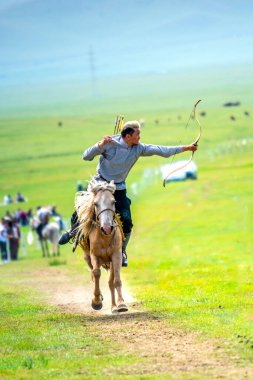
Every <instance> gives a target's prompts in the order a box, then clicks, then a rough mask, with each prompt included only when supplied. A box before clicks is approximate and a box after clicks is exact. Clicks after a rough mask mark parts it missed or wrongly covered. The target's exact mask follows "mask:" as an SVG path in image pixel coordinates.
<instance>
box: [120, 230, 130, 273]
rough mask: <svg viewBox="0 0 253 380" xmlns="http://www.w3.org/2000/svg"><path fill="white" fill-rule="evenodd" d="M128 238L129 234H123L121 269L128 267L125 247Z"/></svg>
mask: <svg viewBox="0 0 253 380" xmlns="http://www.w3.org/2000/svg"><path fill="white" fill-rule="evenodd" d="M130 236H131V232H129V233H125V240H124V241H123V244H122V266H123V267H127V266H128V261H127V253H126V247H127V244H128V242H129V239H130Z"/></svg>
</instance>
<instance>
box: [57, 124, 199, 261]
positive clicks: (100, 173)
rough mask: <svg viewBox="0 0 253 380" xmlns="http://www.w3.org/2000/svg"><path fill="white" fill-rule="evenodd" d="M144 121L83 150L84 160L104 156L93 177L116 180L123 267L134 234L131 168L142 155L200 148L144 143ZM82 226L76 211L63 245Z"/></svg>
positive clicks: (62, 242) (63, 236) (115, 194)
mask: <svg viewBox="0 0 253 380" xmlns="http://www.w3.org/2000/svg"><path fill="white" fill-rule="evenodd" d="M140 134H141V129H140V123H139V122H138V121H128V122H126V123H125V124H124V125H123V127H122V129H121V133H120V134H117V135H113V136H104V137H103V138H102V140H101V141H99V142H98V143H96V144H95V145H94V146H92V147H90V148H88V149H87V150H85V151H84V153H83V159H84V160H86V161H92V160H93V159H94V157H96V156H98V155H99V156H100V158H99V163H98V166H97V173H96V175H95V176H94V177H93V178H94V179H95V180H96V181H102V182H104V181H106V182H110V181H112V180H113V181H114V183H115V185H116V191H115V193H114V196H115V200H116V205H115V206H116V212H117V213H119V214H120V218H121V221H122V224H123V232H124V235H125V240H124V242H123V246H122V266H125V267H126V266H127V265H128V262H127V254H126V247H127V244H128V242H129V239H130V236H131V230H132V227H133V223H132V218H131V210H130V205H131V200H130V199H129V198H128V197H127V191H126V182H125V181H126V178H127V176H128V173H129V171H130V170H131V168H132V167H133V165H134V164H135V162H136V161H137V160H138V158H139V157H141V156H146V157H147V156H154V155H157V156H161V157H166V158H167V157H170V156H172V155H174V154H178V153H182V152H185V151H192V152H194V151H196V150H197V144H191V145H182V146H162V145H150V144H142V143H141V142H140ZM77 226H78V217H77V213H76V211H75V212H74V214H73V215H72V217H71V229H70V230H69V231H67V232H65V233H64V234H63V235H62V236H61V238H60V240H59V244H66V243H67V242H69V240H70V239H71V238H72V237H73V236H74V235H75V231H76V228H77Z"/></svg>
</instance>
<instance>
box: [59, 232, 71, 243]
mask: <svg viewBox="0 0 253 380" xmlns="http://www.w3.org/2000/svg"><path fill="white" fill-rule="evenodd" d="M72 236H73V235H71V231H67V232H65V233H64V234H63V235H62V236H61V237H60V239H59V241H58V244H60V245H64V244H67V243H68V242H69V241H70V239H71V238H72Z"/></svg>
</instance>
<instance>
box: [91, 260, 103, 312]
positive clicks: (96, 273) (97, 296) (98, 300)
mask: <svg viewBox="0 0 253 380" xmlns="http://www.w3.org/2000/svg"><path fill="white" fill-rule="evenodd" d="M91 265H92V275H93V279H94V298H93V299H92V303H91V306H92V308H93V309H94V310H100V309H102V307H103V303H102V295H101V291H100V287H99V280H100V276H101V270H100V266H101V263H100V260H99V258H98V257H96V256H94V255H91Z"/></svg>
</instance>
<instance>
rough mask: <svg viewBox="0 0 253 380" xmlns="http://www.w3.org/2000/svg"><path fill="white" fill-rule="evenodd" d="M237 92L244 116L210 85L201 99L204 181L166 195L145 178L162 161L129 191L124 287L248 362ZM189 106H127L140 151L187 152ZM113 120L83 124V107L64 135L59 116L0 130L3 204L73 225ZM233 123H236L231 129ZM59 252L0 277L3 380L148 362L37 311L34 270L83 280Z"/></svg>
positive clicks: (248, 177)
mask: <svg viewBox="0 0 253 380" xmlns="http://www.w3.org/2000/svg"><path fill="white" fill-rule="evenodd" d="M234 86H235V85H234ZM239 87H240V92H239V93H240V94H241V96H242V98H243V97H244V98H243V99H245V107H239V108H237V109H233V110H230V109H225V108H222V107H221V104H222V100H224V101H225V100H227V99H228V97H229V94H230V90H231V88H232V87H228V88H226V87H224V89H223V91H222V92H221V93H219V92H218V91H216V90H215V89H214V88H212V87H211V86H210V89H208V88H206V89H205V91H203V94H206V98H205V99H204V101H203V104H201V107H202V108H201V109H202V110H205V111H206V112H207V116H206V117H205V118H200V120H201V122H202V125H203V137H202V139H201V141H200V144H199V150H198V152H197V153H196V154H195V157H196V162H197V164H198V169H199V172H198V176H199V178H198V180H197V181H188V182H181V183H169V184H168V185H167V187H166V188H165V189H164V188H163V187H162V180H161V178H160V175H157V174H154V175H152V176H150V177H149V178H147V179H143V172H144V170H145V169H152V170H153V169H158V168H159V167H160V166H161V165H162V164H164V163H165V162H166V160H164V159H162V158H159V157H151V158H141V159H140V160H139V162H138V163H137V165H136V166H135V167H134V168H133V170H132V172H131V174H130V176H129V179H128V189H129V194H130V195H131V198H132V201H133V202H132V212H133V219H134V230H133V237H132V240H131V242H130V245H129V249H128V252H129V262H130V266H129V268H128V269H127V270H126V271H125V275H124V278H125V279H126V280H127V282H128V284H130V285H131V289H132V293H133V295H134V297H136V298H137V299H138V300H139V301H141V302H142V306H143V308H146V309H147V310H151V311H152V312H154V313H157V315H159V316H161V317H162V318H164V320H168V321H169V322H170V323H172V324H173V325H175V326H177V327H178V328H181V329H185V330H187V331H197V332H199V333H200V334H201V336H202V337H203V338H209V337H211V338H212V337H218V338H220V339H221V344H223V343H222V342H226V343H227V344H228V345H229V348H230V350H231V352H232V353H237V354H238V355H240V356H241V357H243V358H245V360H250V358H251V357H252V349H253V336H252V319H253V308H252V271H253V268H252V248H253V244H252V243H253V239H252V227H253V222H252V211H253V201H252V188H253V175H252V174H253V164H252V152H253V143H252V141H253V134H252V118H245V116H244V114H243V111H244V108H245V109H247V110H248V111H249V112H250V114H251V115H252V114H253V99H252V95H251V93H250V88H249V87H247V85H245V86H244V87H243V86H241V85H240V86H239ZM233 89H235V88H234V87H233ZM163 91H164V92H165V89H163ZM216 95H217V97H216ZM189 96H190V97H191V99H194V100H193V102H192V103H194V101H195V100H196V99H195V97H196V95H195V94H193V92H192V93H191V92H189V91H186V93H185V94H184V95H183V96H182V98H180V101H179V99H178V97H177V98H176V99H175V100H174V101H173V97H171V95H169V96H168V97H167V98H164V99H163V101H162V103H161V104H160V105H159V106H158V105H157V108H156V107H155V104H157V103H155V101H154V99H153V98H151V97H150V98H148V97H146V98H145V102H146V103H145V102H144V101H142V102H140V105H139V108H138V103H136V101H135V100H132V103H131V102H130V101H128V103H127V105H126V108H125V110H126V111H127V112H126V113H125V116H126V118H127V119H134V118H139V117H144V118H145V121H146V124H145V127H144V128H143V131H142V141H143V142H146V143H157V144H158V143H159V144H170V145H175V144H184V143H189V142H191V141H194V139H195V138H196V136H197V134H198V130H197V128H196V126H195V125H194V123H192V122H191V123H190V125H189V127H188V128H187V130H186V129H185V128H184V127H185V124H186V121H187V119H188V117H189V111H190V109H189V107H188V106H187V107H186V106H185V107H183V106H181V104H183V103H184V100H186V99H187V101H186V103H187V102H188V103H189ZM216 98H217V99H218V100H216V101H215V99H216ZM108 102H109V101H108ZM168 102H169V103H168ZM108 104H109V103H108ZM166 104H169V105H170V106H169V107H168V106H166ZM110 105H111V108H110V109H113V105H112V104H111V103H110ZM131 105H132V106H133V110H134V112H133V113H130V110H131ZM113 112H115V111H113ZM113 112H112V111H108V112H106V111H105V110H104V111H101V112H100V113H98V114H96V113H95V112H93V111H91V113H90V114H88V112H87V111H86V112H83V114H82V111H81V109H80V108H79V112H78V116H76V117H75V116H64V117H63V118H62V121H63V126H62V127H61V128H59V127H58V126H57V122H58V120H59V118H58V117H55V116H54V117H53V116H48V117H41V116H39V115H38V116H37V117H36V118H35V117H34V118H28V117H27V118H25V117H23V118H20V119H18V118H15V119H14V118H10V119H8V118H6V119H3V120H0V139H1V166H0V167H1V169H0V170H1V175H0V181H1V187H0V199H1V198H3V196H4V195H5V194H6V193H10V194H12V195H13V196H14V195H15V194H16V192H18V191H21V192H22V194H23V195H25V196H26V197H28V199H29V201H28V203H26V204H24V205H22V207H24V208H25V209H28V208H30V207H32V208H34V209H35V207H36V206H37V205H43V204H56V205H57V207H58V209H59V211H60V212H61V213H62V214H63V216H64V218H65V220H66V221H68V220H69V217H70V215H71V213H72V211H73V199H74V193H75V188H76V182H77V180H79V179H82V180H86V179H89V178H90V176H91V175H92V174H93V173H94V172H95V167H96V160H94V161H93V162H83V161H82V159H81V154H82V151H83V150H84V149H85V148H86V147H88V146H90V145H91V144H93V143H95V142H96V141H98V140H99V139H100V138H101V137H102V136H103V135H104V134H108V133H112V131H113V123H114V119H115V114H114V113H113ZM232 113H233V114H235V116H236V118H237V120H236V121H235V122H232V121H230V119H229V116H230V114H232ZM178 115H181V119H180V120H179V119H178ZM156 118H159V124H158V125H156V124H155V122H154V120H155V119H156ZM188 156H189V154H187V153H185V154H184V155H182V156H181V157H184V158H186V157H188ZM181 157H180V158H181ZM177 158H179V157H177ZM175 160H176V159H175ZM175 160H174V161H175ZM152 173H153V172H152ZM133 183H137V184H138V193H137V194H136V195H134V194H132V193H131V185H132V184H133ZM16 208H17V205H16V204H13V205H11V206H8V207H1V210H0V212H1V216H3V215H4V213H5V211H6V210H7V209H9V210H10V211H11V212H13V211H14V210H16ZM62 252H63V253H62V256H61V258H60V259H53V260H51V261H50V262H45V261H43V260H42V259H41V258H40V254H39V253H36V252H34V249H33V248H31V247H28V256H27V257H23V258H22V260H20V261H19V262H17V263H11V264H10V265H8V266H7V265H6V266H1V267H0V272H1V275H0V285H1V292H0V297H1V306H2V307H1V321H0V328H1V351H0V352H1V356H2V360H1V364H0V374H1V376H2V377H4V378H8V379H9V378H10V379H13V378H24V379H26V378H27V379H28V378H38V379H40V378H41V379H42V378H46V377H48V378H51V377H56V378H59V377H60V378H70V377H71V376H72V377H71V378H84V376H88V375H89V376H90V377H89V378H99V376H100V374H101V371H103V370H104V371H105V376H106V374H107V375H108V374H110V373H111V374H112V376H114V374H115V372H113V369H112V368H113V367H114V368H116V369H118V370H119V371H120V368H123V366H124V365H129V366H130V365H131V364H132V363H134V362H136V361H138V360H140V359H139V358H138V357H129V356H128V357H127V356H126V355H124V354H121V353H120V351H119V352H116V350H115V344H114V343H113V342H111V341H109V340H108V341H106V342H102V341H101V339H100V338H99V336H98V335H97V334H96V329H95V328H94V330H92V329H89V330H87V327H86V326H85V321H83V318H82V316H81V315H67V314H62V313H59V311H57V310H55V309H54V308H53V307H49V306H46V305H45V304H43V303H41V301H40V299H39V296H38V294H36V293H31V289H30V288H29V287H27V285H25V284H24V283H25V282H26V280H25V278H26V268H27V270H29V269H31V268H33V267H34V268H43V267H44V266H45V265H47V266H48V267H50V266H51V267H54V266H60V268H61V270H66V274H67V275H73V276H82V275H83V273H84V272H85V273H86V270H85V269H84V265H83V263H82V264H81V258H80V257H79V256H77V258H75V259H73V258H72V253H71V252H70V249H69V247H68V246H67V247H64V248H63V250H62ZM21 255H22V251H21ZM87 276H88V275H87ZM227 344H224V347H227V346H228V345H227ZM129 378H131V377H129ZM146 378H157V377H152V375H150V377H146ZM182 378H183V377H182Z"/></svg>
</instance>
